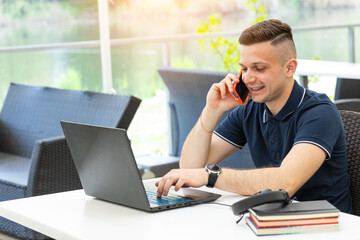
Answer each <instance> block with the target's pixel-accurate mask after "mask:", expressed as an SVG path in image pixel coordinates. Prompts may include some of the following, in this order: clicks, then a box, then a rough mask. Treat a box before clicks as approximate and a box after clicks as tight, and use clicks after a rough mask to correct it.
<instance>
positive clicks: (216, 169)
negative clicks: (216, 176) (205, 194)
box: [207, 164, 221, 172]
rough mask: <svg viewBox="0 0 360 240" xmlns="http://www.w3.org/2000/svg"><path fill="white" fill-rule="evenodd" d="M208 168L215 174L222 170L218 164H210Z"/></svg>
mask: <svg viewBox="0 0 360 240" xmlns="http://www.w3.org/2000/svg"><path fill="white" fill-rule="evenodd" d="M207 168H208V169H209V170H211V171H214V172H219V171H220V170H221V167H219V165H217V164H208V165H207Z"/></svg>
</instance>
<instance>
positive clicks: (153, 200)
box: [145, 189, 191, 206]
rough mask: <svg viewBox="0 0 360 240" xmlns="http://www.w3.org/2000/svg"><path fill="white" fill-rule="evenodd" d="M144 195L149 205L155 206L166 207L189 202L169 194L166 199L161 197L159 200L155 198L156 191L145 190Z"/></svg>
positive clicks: (184, 198) (187, 199) (186, 199)
mask: <svg viewBox="0 0 360 240" xmlns="http://www.w3.org/2000/svg"><path fill="white" fill-rule="evenodd" d="M145 191H146V195H147V197H148V200H149V203H150V204H151V203H152V204H156V205H159V206H161V205H168V204H176V203H180V202H186V201H190V200H191V199H190V198H186V197H182V196H178V195H175V194H171V193H169V194H168V195H167V196H166V197H164V196H162V197H161V198H158V197H156V190H153V189H146V190H145Z"/></svg>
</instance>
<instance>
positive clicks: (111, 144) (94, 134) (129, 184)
mask: <svg viewBox="0 0 360 240" xmlns="http://www.w3.org/2000/svg"><path fill="white" fill-rule="evenodd" d="M61 126H62V128H63V131H64V134H65V138H66V141H67V143H68V146H69V148H70V152H71V155H72V158H73V160H74V163H75V167H76V170H77V171H78V174H79V177H80V181H81V183H82V186H83V188H84V191H85V194H87V195H89V196H92V197H96V198H98V199H101V200H105V201H109V202H113V203H117V204H121V205H124V206H128V207H132V208H137V209H141V210H144V211H148V212H156V211H162V210H167V209H172V208H178V207H184V206H191V205H195V204H200V203H204V202H210V201H214V200H216V199H218V198H219V197H221V195H220V194H215V193H210V192H206V191H202V190H198V189H193V188H181V189H180V190H179V191H178V192H175V191H174V190H173V187H172V189H170V191H169V194H168V196H166V197H164V196H163V197H161V198H157V197H156V189H157V188H156V186H155V184H154V182H151V181H150V182H149V181H147V182H143V181H142V179H141V175H140V172H139V169H138V166H137V164H136V161H135V157H134V154H133V152H132V149H131V145H130V140H129V138H128V136H127V132H126V130H124V129H120V128H109V127H100V126H94V125H87V124H80V123H74V122H65V121H61Z"/></svg>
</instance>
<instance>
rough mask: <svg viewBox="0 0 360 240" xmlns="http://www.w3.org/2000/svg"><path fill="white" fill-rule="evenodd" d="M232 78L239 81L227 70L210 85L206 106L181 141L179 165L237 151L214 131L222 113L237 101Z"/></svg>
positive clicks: (198, 163) (202, 163)
mask: <svg viewBox="0 0 360 240" xmlns="http://www.w3.org/2000/svg"><path fill="white" fill-rule="evenodd" d="M233 82H239V79H238V78H237V76H236V75H234V74H228V75H227V76H226V77H225V78H224V79H223V80H222V81H221V82H219V83H215V84H213V85H212V86H211V88H210V90H209V92H208V94H207V97H206V106H205V108H204V109H203V111H202V113H201V115H200V117H199V119H198V121H197V122H196V124H195V126H194V128H193V129H192V130H191V132H190V133H189V135H188V136H187V138H186V140H185V142H184V145H183V148H182V152H181V158H180V168H202V167H204V166H205V165H206V164H207V163H210V162H211V163H218V162H220V161H222V160H224V158H225V157H226V156H229V155H231V154H232V153H234V152H235V151H236V148H235V147H233V146H230V144H226V143H224V141H223V140H221V141H219V139H220V138H219V137H217V136H216V135H215V134H213V130H214V129H215V127H216V125H217V123H218V121H219V119H220V117H221V115H222V114H223V113H224V112H226V111H228V110H230V109H232V108H234V107H237V106H239V105H240V103H239V102H238V101H237V100H236V98H235V97H234V96H233V94H232V93H233V91H234V89H233ZM194 156H196V158H194Z"/></svg>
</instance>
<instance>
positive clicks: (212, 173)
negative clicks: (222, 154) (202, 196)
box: [206, 164, 221, 188]
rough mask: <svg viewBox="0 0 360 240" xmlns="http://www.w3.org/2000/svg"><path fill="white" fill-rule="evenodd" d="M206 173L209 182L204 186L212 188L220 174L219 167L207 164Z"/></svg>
mask: <svg viewBox="0 0 360 240" xmlns="http://www.w3.org/2000/svg"><path fill="white" fill-rule="evenodd" d="M206 171H207V172H208V173H209V181H208V184H207V185H206V186H207V187H210V188H213V187H214V186H215V183H216V180H217V178H218V176H219V174H220V173H221V167H220V166H219V165H217V164H208V165H206Z"/></svg>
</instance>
